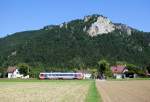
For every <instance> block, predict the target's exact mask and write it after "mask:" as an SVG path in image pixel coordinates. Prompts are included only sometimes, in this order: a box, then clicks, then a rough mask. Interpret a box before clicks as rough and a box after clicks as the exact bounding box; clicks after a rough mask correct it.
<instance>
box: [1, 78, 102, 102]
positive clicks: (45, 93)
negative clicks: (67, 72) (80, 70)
mask: <svg viewBox="0 0 150 102" xmlns="http://www.w3.org/2000/svg"><path fill="white" fill-rule="evenodd" d="M0 102H100V95H99V94H98V91H97V89H96V86H95V81H94V80H35V79H32V80H5V79H4V80H0Z"/></svg>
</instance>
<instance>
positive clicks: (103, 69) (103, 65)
mask: <svg viewBox="0 0 150 102" xmlns="http://www.w3.org/2000/svg"><path fill="white" fill-rule="evenodd" d="M98 65H99V73H100V75H101V76H102V77H103V75H105V76H106V77H112V71H111V69H110V66H109V63H108V62H107V61H106V60H100V61H99V62H98Z"/></svg>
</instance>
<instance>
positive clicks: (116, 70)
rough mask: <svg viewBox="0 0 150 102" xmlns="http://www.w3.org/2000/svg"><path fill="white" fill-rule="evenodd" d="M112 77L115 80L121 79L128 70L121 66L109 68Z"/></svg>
mask: <svg viewBox="0 0 150 102" xmlns="http://www.w3.org/2000/svg"><path fill="white" fill-rule="evenodd" d="M111 70H112V73H113V76H114V77H115V78H116V79H122V78H125V77H126V74H125V72H128V69H127V68H126V67H125V66H122V65H116V66H112V67H111Z"/></svg>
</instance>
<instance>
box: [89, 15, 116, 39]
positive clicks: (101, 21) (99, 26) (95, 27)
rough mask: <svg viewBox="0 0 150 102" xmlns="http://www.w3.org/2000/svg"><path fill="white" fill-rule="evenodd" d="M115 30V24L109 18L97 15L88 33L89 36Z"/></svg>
mask: <svg viewBox="0 0 150 102" xmlns="http://www.w3.org/2000/svg"><path fill="white" fill-rule="evenodd" d="M114 30H115V25H114V24H113V23H111V21H110V20H109V19H107V18H106V17H103V16H99V17H98V18H97V21H96V22H94V23H93V24H92V25H91V26H90V28H89V29H88V31H87V32H88V34H89V35H90V36H92V37H93V36H97V35H101V34H107V33H109V32H112V31H114Z"/></svg>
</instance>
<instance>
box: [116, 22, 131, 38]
mask: <svg viewBox="0 0 150 102" xmlns="http://www.w3.org/2000/svg"><path fill="white" fill-rule="evenodd" d="M115 29H118V30H121V31H123V32H126V33H127V34H128V35H131V33H132V30H134V29H133V28H131V27H129V26H127V25H125V24H121V23H118V24H117V23H116V24H115Z"/></svg>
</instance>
